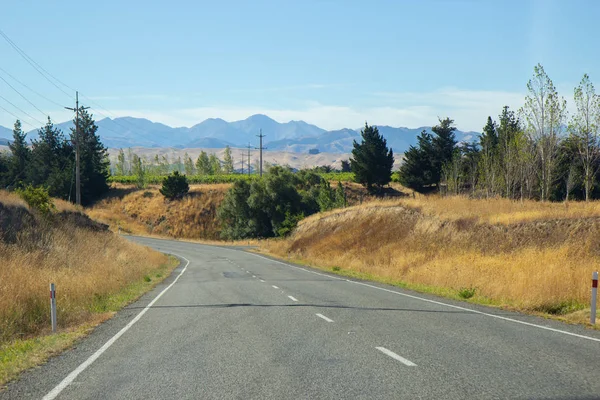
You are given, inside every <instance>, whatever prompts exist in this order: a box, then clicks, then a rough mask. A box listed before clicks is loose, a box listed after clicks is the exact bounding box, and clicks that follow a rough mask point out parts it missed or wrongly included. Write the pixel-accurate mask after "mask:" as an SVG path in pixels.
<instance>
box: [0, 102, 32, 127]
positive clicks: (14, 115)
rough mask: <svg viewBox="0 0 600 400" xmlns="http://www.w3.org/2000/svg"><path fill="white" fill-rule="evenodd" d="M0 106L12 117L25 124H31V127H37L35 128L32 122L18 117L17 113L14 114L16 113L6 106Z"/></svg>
mask: <svg viewBox="0 0 600 400" xmlns="http://www.w3.org/2000/svg"><path fill="white" fill-rule="evenodd" d="M0 108H1V109H3V110H4V111H6V112H7V113H9V114H10V115H12V116H13V117H15V118H16V119H18V120H19V121H21V122H23V123H24V124H27V125H29V126H31V127H32V128H33V129H37V128H36V127H35V125H32V124H30V123H29V122H27V121H23V119H22V118H19V116H18V115H16V114H13V113H12V112H10V111H8V110H7V109H6V108H4V107H2V106H0Z"/></svg>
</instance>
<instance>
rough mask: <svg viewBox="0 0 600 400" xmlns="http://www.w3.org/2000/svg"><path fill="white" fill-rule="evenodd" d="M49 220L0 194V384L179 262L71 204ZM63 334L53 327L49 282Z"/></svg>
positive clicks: (64, 345) (87, 328) (42, 358)
mask: <svg viewBox="0 0 600 400" xmlns="http://www.w3.org/2000/svg"><path fill="white" fill-rule="evenodd" d="M55 204H56V206H57V210H56V211H55V212H54V213H53V214H52V215H51V216H50V218H44V217H42V216H40V215H38V214H36V213H35V212H34V211H31V210H29V209H28V207H27V206H26V205H25V204H24V203H23V202H22V201H21V200H20V199H19V198H18V197H17V196H15V195H13V194H9V193H6V192H3V191H0V260H1V262H0V385H2V384H4V383H5V382H7V381H8V380H10V379H13V378H14V377H16V376H17V374H18V373H19V372H20V371H22V370H24V369H27V368H30V367H32V366H35V365H37V364H39V363H41V362H44V361H45V360H46V359H47V358H48V357H50V356H51V355H52V354H55V353H57V352H60V351H62V350H64V349H66V348H68V347H69V346H71V345H72V344H73V343H74V342H75V341H76V340H77V339H78V338H80V337H82V336H83V335H85V334H86V333H88V332H89V331H90V330H91V329H92V328H93V327H94V326H95V325H97V324H98V323H100V322H102V321H104V320H106V319H107V318H110V317H111V316H112V315H113V314H114V312H115V311H117V310H118V309H120V308H122V307H123V306H125V305H126V304H128V303H130V302H131V301H133V300H135V299H136V298H138V297H139V296H140V295H141V294H143V293H144V292H146V291H148V290H149V289H151V288H152V287H153V286H155V285H156V284H157V283H158V282H159V281H161V280H162V279H164V278H165V277H166V276H168V274H169V273H170V272H171V271H172V269H173V268H174V267H175V266H176V265H177V261H176V260H175V259H169V258H168V257H167V256H165V255H163V254H160V253H158V252H156V251H153V250H150V249H148V248H145V247H142V246H139V245H136V244H133V243H131V242H128V241H126V240H125V239H123V238H120V237H118V236H116V235H114V234H113V233H112V232H110V231H108V230H106V227H105V226H103V225H102V224H98V223H96V222H94V221H92V220H90V219H89V218H87V217H86V216H85V215H83V214H81V213H79V212H78V211H77V210H75V209H74V208H73V207H72V206H71V205H70V204H69V203H66V202H62V201H55ZM51 282H53V283H55V284H56V288H57V289H56V290H57V291H56V293H57V296H56V297H57V306H58V327H59V332H58V333H57V334H54V335H52V334H51V332H50V310H49V308H50V307H49V294H48V293H49V283H51Z"/></svg>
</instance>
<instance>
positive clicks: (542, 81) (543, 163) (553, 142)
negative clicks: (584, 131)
mask: <svg viewBox="0 0 600 400" xmlns="http://www.w3.org/2000/svg"><path fill="white" fill-rule="evenodd" d="M533 71H534V72H533V78H532V79H530V80H529V82H528V83H527V90H528V95H527V96H526V97H525V106H524V107H523V108H522V109H521V112H522V114H523V115H524V117H525V121H526V123H527V130H526V132H527V134H528V135H529V137H530V139H531V140H532V142H534V143H535V146H536V149H537V155H538V158H539V169H538V177H539V182H540V192H541V200H542V201H545V200H547V199H548V196H549V191H550V187H551V185H552V182H553V179H554V170H555V168H556V157H557V150H558V145H559V142H560V137H559V134H560V130H561V125H562V123H563V121H564V118H565V116H566V101H565V100H564V99H561V98H559V96H558V92H557V91H556V88H555V87H554V84H553V83H552V80H551V79H550V78H549V77H548V75H547V74H546V72H545V71H544V67H542V65H541V64H538V65H536V66H535V67H534V69H533Z"/></svg>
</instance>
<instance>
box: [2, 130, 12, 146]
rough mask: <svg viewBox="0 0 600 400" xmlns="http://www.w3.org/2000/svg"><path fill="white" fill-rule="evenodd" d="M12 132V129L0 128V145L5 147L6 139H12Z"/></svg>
mask: <svg viewBox="0 0 600 400" xmlns="http://www.w3.org/2000/svg"><path fill="white" fill-rule="evenodd" d="M12 135H13V132H12V129H8V128H5V127H3V126H0V145H2V146H6V144H7V142H8V138H12Z"/></svg>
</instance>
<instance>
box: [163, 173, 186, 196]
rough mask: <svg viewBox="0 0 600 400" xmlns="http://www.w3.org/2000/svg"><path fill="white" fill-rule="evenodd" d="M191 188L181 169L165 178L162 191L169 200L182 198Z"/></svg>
mask: <svg viewBox="0 0 600 400" xmlns="http://www.w3.org/2000/svg"><path fill="white" fill-rule="evenodd" d="M189 190H190V185H188V182H187V178H186V177H185V175H180V174H179V171H175V172H173V173H172V174H171V175H169V176H167V177H166V178H165V179H164V180H163V184H162V188H161V189H160V193H161V194H162V195H163V196H165V197H166V198H167V199H169V200H175V199H181V198H182V197H183V196H185V195H186V193H187V192H189Z"/></svg>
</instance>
